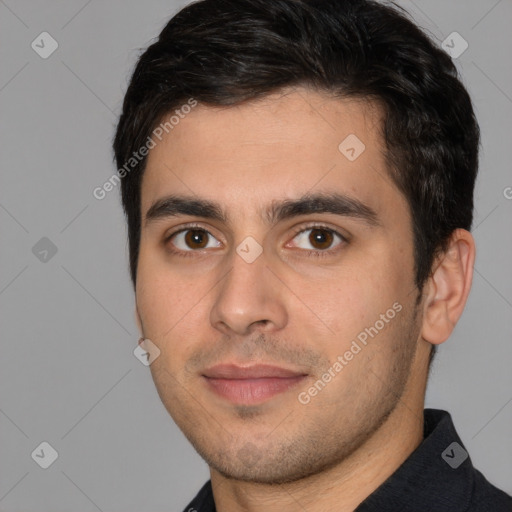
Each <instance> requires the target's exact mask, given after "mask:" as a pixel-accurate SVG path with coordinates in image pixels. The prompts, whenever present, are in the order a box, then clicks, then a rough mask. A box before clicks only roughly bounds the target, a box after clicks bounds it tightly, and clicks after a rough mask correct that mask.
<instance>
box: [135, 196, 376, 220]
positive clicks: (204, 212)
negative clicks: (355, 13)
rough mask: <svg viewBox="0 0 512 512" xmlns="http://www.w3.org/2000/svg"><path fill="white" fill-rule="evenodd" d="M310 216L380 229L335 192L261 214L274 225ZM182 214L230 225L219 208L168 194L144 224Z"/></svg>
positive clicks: (370, 214) (360, 206)
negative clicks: (325, 216) (342, 219)
mask: <svg viewBox="0 0 512 512" xmlns="http://www.w3.org/2000/svg"><path fill="white" fill-rule="evenodd" d="M313 213H332V214H335V215H341V216H344V217H352V218H354V219H358V220H362V221H364V222H365V223H366V224H368V225H369V226H379V225H380V222H379V219H378V215H377V213H376V212H375V210H373V209H372V208H371V207H370V206H368V205H366V204H365V203H363V202H362V201H360V200H359V199H356V198H354V197H350V196H347V195H345V194H338V193H331V194H327V193H321V194H306V195H304V196H302V197H299V198H298V199H284V200H281V201H277V200H275V201H273V202H272V203H271V204H270V206H269V208H268V209H267V210H266V211H265V212H264V217H263V218H264V219H265V221H266V222H267V223H268V224H270V225H273V224H276V223H278V222H280V221H283V220H286V219H290V218H293V217H298V216H300V215H309V214H313ZM181 215H189V216H193V217H202V218H205V219H211V220H216V221H219V222H222V223H224V224H227V225H229V224H230V222H229V217H228V215H227V214H226V212H225V211H224V210H223V209H222V207H221V205H220V204H218V203H216V202H214V201H210V200H208V199H196V198H193V197H189V196H178V195H170V196H166V197H163V198H161V199H158V200H157V201H155V202H154V203H153V204H152V205H151V207H150V208H149V209H148V211H147V212H146V217H145V225H146V226H148V224H150V223H152V222H154V221H156V220H159V219H166V218H171V217H177V216H181Z"/></svg>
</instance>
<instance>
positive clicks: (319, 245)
mask: <svg viewBox="0 0 512 512" xmlns="http://www.w3.org/2000/svg"><path fill="white" fill-rule="evenodd" d="M346 242H347V240H346V238H345V237H344V236H343V235H341V234H340V233H338V232H337V231H335V230H334V229H331V228H328V227H327V226H311V227H309V228H305V229H302V230H301V231H299V232H298V233H297V234H296V235H295V236H294V237H293V246H294V247H297V248H299V249H305V250H306V251H307V253H311V254H316V255H318V256H319V255H322V254H324V255H326V256H327V255H329V254H332V253H333V252H334V251H337V250H338V249H340V246H342V245H343V244H345V243H346Z"/></svg>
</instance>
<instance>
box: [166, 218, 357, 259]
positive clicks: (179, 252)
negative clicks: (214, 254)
mask: <svg viewBox="0 0 512 512" xmlns="http://www.w3.org/2000/svg"><path fill="white" fill-rule="evenodd" d="M194 229H196V230H198V231H203V232H204V233H206V234H207V235H208V236H211V237H213V238H215V237H214V236H213V235H212V234H211V233H210V232H209V231H208V230H207V229H205V228H203V227H202V226H200V225H199V224H187V225H185V226H184V227H182V228H180V229H179V230H177V231H174V232H173V233H171V234H170V235H168V236H167V237H166V238H165V239H164V245H165V246H166V247H168V246H169V242H170V240H171V239H172V238H173V237H174V236H176V235H178V234H180V233H183V232H184V231H189V230H194ZM310 229H321V230H323V231H327V232H329V233H332V234H333V235H335V236H337V237H339V238H340V240H341V242H340V243H339V244H338V245H337V246H336V247H335V248H334V249H326V250H324V251H322V250H316V251H315V250H306V249H302V251H304V252H305V253H306V254H305V255H306V257H307V258H324V257H328V256H332V255H333V254H334V253H336V252H338V251H339V250H340V249H339V247H340V245H346V244H347V243H348V240H347V238H346V237H344V236H343V235H342V234H341V233H340V232H338V231H336V230H335V229H333V228H330V227H328V226H324V225H322V224H314V223H313V224H308V225H306V226H301V227H300V228H297V229H296V230H295V231H294V233H293V236H292V239H293V238H295V237H296V236H297V235H298V234H300V233H302V232H303V231H308V230H310ZM168 250H169V251H170V252H171V253H172V254H176V255H178V256H181V257H184V258H188V257H193V256H194V253H197V252H199V250H196V251H195V250H190V251H182V250H180V249H172V248H168Z"/></svg>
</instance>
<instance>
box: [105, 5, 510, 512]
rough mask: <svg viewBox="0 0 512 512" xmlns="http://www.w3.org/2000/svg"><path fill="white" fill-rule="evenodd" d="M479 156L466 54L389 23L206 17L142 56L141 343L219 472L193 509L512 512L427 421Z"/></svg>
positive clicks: (133, 112)
mask: <svg viewBox="0 0 512 512" xmlns="http://www.w3.org/2000/svg"><path fill="white" fill-rule="evenodd" d="M478 145H479V129H478V125H477V122H476V120H475V117H474V113H473V109H472V105H471V100H470V98H469V96H468V94H467V92H466V90H465V89H464V87H463V85H462V84H461V82H460V81H459V80H458V78H457V73H456V70H455V67H454V65H453V63H452V61H451V59H450V57H449V56H448V55H446V54H445V53H444V52H443V51H442V50H440V49H438V48H436V46H435V45H434V44H432V42H431V41H430V40H429V39H428V38H427V37H426V36H425V35H424V34H423V33H422V32H421V31H420V30H419V29H418V28H417V27H416V26H415V25H414V24H413V23H412V22H410V21H409V20H408V18H407V17H406V16H405V14H403V13H401V12H400V11H399V9H398V8H395V7H391V6H385V5H383V4H381V3H377V2H372V1H363V0H360V1H356V0H350V1H340V0H319V1H313V0H311V1H307V0H272V1H266V0H203V1H201V2H197V3H194V4H191V5H189V6H187V7H186V8H184V9H183V10H182V11H180V12H179V13H178V14H177V15H176V16H174V18H173V19H171V21H170V22H169V23H168V24H167V26H166V27H165V28H164V30H163V31H162V33H161V34H160V37H159V39H158V41H157V42H155V43H154V44H153V45H152V46H150V47H149V48H148V49H147V51H146V52H145V53H144V54H143V55H142V56H141V58H140V60H139V62H138V64H137V67H136V69H135V71H134V74H133V77H132V79H131V83H130V85H129V88H128V90H127V93H126V97H125V101H124V105H123V113H122V116H121V119H120V122H119V126H118V128H117V134H116V138H115V142H114V149H115V155H116V160H117V164H118V168H119V174H120V177H121V182H122V183H121V186H122V199H123V206H124V209H125V213H126V216H127V221H128V232H129V245H130V265H131V277H132V281H133V284H134V287H135V293H136V304H137V318H138V321H139V327H140V329H141V333H142V338H141V345H143V347H144V348H145V349H146V350H147V351H148V353H149V359H150V362H151V366H150V368H151V372H152V376H153V379H154V381H155V384H156V387H157V390H158V393H159V396H160V398H161V400H162V402H163V404H164V405H165V407H166V408H167V410H168V412H169V413H170V415H171V416H172V417H173V419H174V420H175V422H176V423H177V425H178V426H179V427H180V428H181V430H182V431H183V433H184V434H185V436H186V437H187V438H188V439H189V441H190V442H191V443H192V444H193V446H194V447H195V449H196V450H197V451H198V453H199V454H200V455H201V456H202V457H203V458H204V459H205V461H206V462H207V463H208V465H209V467H210V474H211V481H209V482H208V483H207V484H206V485H205V486H204V487H203V488H202V489H201V491H200V492H199V494H198V495H197V496H196V498H195V499H194V500H193V501H192V502H191V503H190V505H189V506H188V507H187V508H186V510H189V511H193V510H195V511H198V512H202V511H204V512H207V511H208V512H209V511H214V510H216V511H218V512H232V511H241V510H244V511H263V510H264V511H274V510H279V511H281V510H294V511H295V510H297V511H299V510H308V511H353V510H357V511H388V510H389V511H414V512H418V511H420V512H421V511H436V512H444V511H446V512H448V511H450V512H453V511H461V512H462V511H465V512H470V511H471V512H473V511H491V510H492V511H497V512H501V511H510V510H512V499H511V498H510V497H509V496H507V495H506V494H505V493H504V492H503V491H500V490H498V489H497V488H496V487H494V486H493V485H491V483H489V482H488V481H487V480H486V479H485V478H484V477H483V476H482V474H481V473H479V472H478V471H477V470H476V469H474V468H473V466H472V463H471V460H470V458H469V457H468V454H467V452H466V451H465V449H464V446H463V444H462V441H461V440H460V438H459V437H458V435H457V433H456V431H455V429H454V426H453V424H452V421H451V417H450V415H449V413H447V412H445V411H440V410H433V409H430V410H429V409H427V410H425V411H424V397H425V389H426V382H427V377H428V368H429V364H430V362H431V360H432V357H433V354H434V350H435V347H436V346H437V345H439V344H441V343H443V342H444V341H446V339H447V338H448V337H449V336H450V334H451V333H452V331H453V328H454V326H455V324H456V323H457V321H458V319H459V317H460V316H461V314H462V311H463V309H464V305H465V303H466V299H467V297H468V294H469V291H470V287H471V281H472V270H473V263H474V258H475V245H474V240H473V238H472V236H471V234H470V232H469V230H470V228H471V223H472V210H473V188H474V182H475V177H476V173H477V166H478Z"/></svg>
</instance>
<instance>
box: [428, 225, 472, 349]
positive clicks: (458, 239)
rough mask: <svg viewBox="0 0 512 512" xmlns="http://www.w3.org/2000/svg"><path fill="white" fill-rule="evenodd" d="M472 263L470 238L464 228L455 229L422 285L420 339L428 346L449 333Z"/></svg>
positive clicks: (469, 280) (465, 292)
mask: <svg viewBox="0 0 512 512" xmlns="http://www.w3.org/2000/svg"><path fill="white" fill-rule="evenodd" d="M474 262H475V242H474V239H473V236H472V235H471V233H470V232H469V231H466V230H465V229H456V230H455V231H454V232H453V233H452V235H451V237H450V242H449V245H448V248H447V250H446V252H444V253H443V254H441V255H440V256H439V257H438V258H437V259H436V261H435V263H434V265H433V272H432V275H431V276H430V278H429V280H428V282H427V283H426V284H425V286H426V296H425V299H424V306H423V326H422V337H423V339H424V340H426V341H428V342H429V343H432V344H434V345H438V344H441V343H443V342H444V341H446V340H447V339H448V337H449V336H450V335H451V333H452V332H453V329H454V328H455V325H456V324H457V322H458V320H459V318H460V316H461V315H462V312H463V310H464V307H465V305H466V301H467V298H468V295H469V291H470V289H471V283H472V280H473V266H474Z"/></svg>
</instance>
